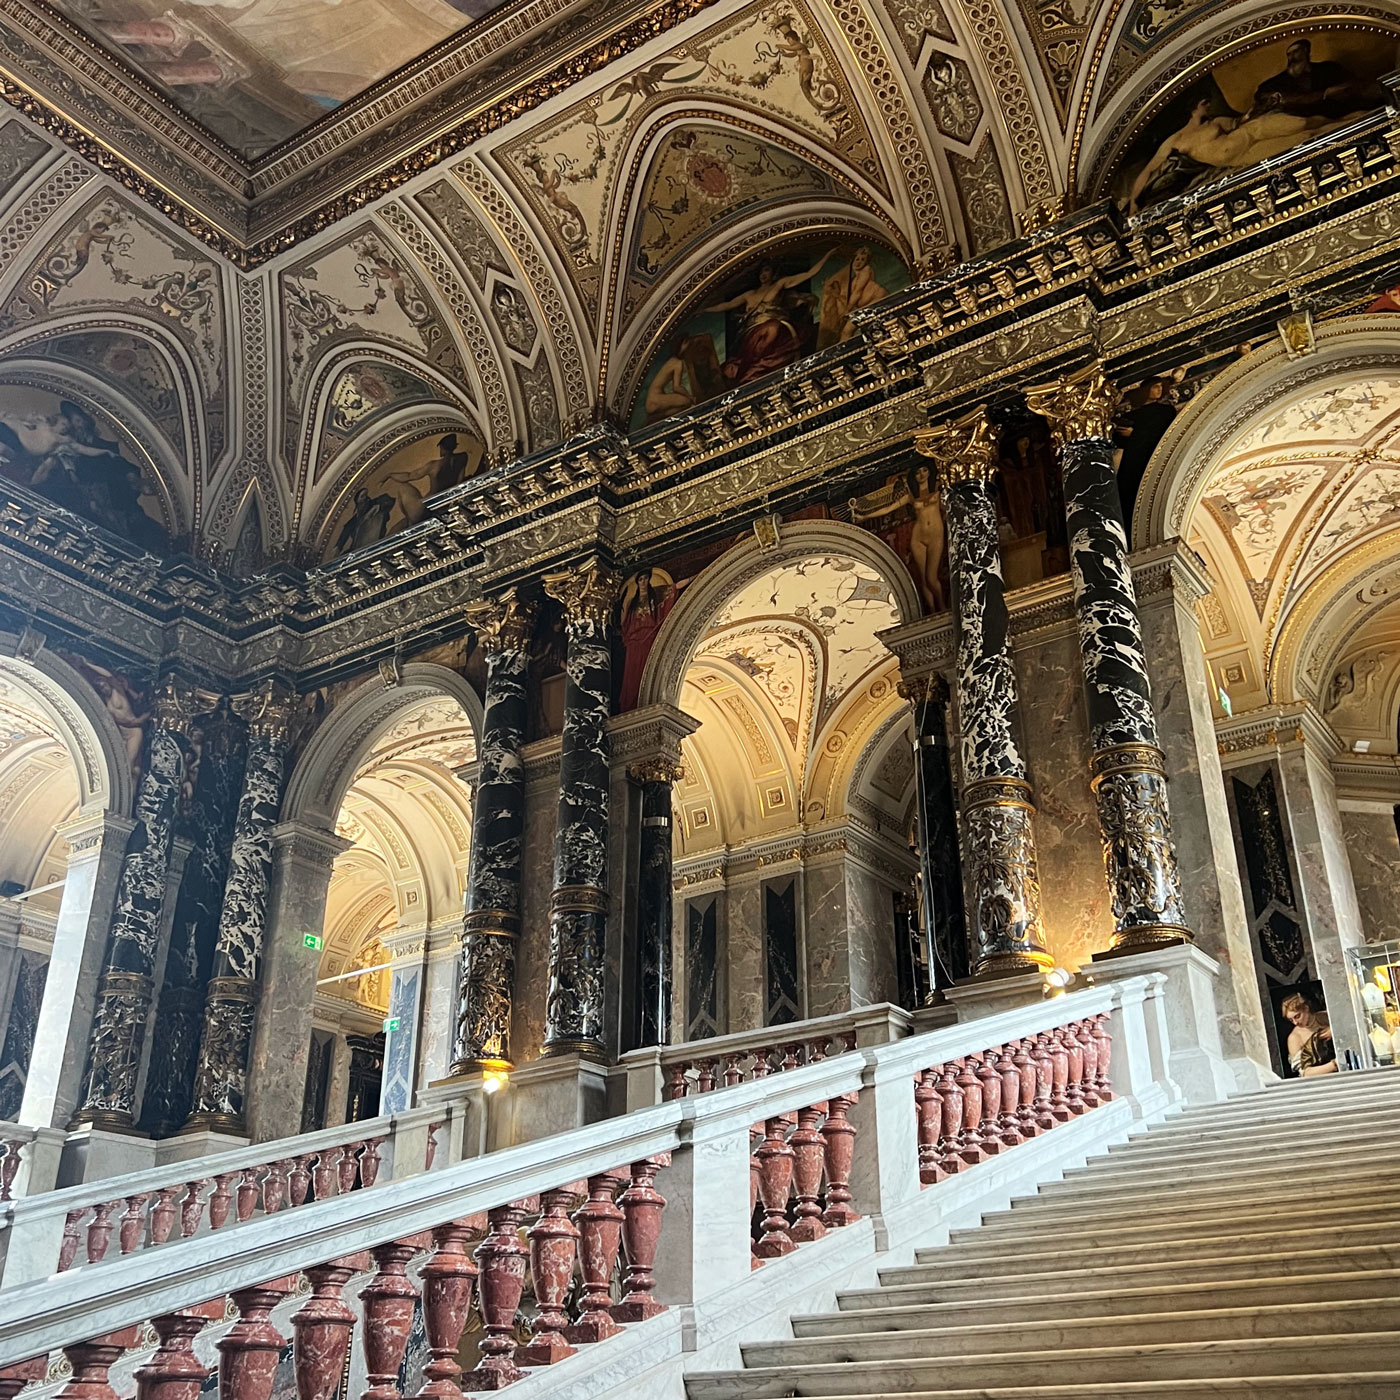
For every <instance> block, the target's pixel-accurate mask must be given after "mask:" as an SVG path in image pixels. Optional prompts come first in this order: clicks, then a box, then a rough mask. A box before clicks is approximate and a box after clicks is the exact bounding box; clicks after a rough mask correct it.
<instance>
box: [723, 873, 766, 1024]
mask: <svg viewBox="0 0 1400 1400" xmlns="http://www.w3.org/2000/svg"><path fill="white" fill-rule="evenodd" d="M726 904H727V910H728V918H727V919H726V921H725V926H726V937H725V938H724V939H723V940H722V941H723V942H724V943H725V945H726V954H727V956H726V959H725V963H726V966H725V983H726V986H727V987H728V991H729V995H728V997H727V1002H728V1007H727V1010H728V1013H729V1030H730V1031H731V1032H734V1031H753V1030H757V1029H758V1028H759V1027H760V1026H761V1025H762V1024H763V884H762V881H761V879H760V877H759V874H758V872H757V871H754V872H753V873H752V874H746V876H745V877H744V878H742V879H733V880H731V881H730V883H729V894H728V899H727V901H726Z"/></svg>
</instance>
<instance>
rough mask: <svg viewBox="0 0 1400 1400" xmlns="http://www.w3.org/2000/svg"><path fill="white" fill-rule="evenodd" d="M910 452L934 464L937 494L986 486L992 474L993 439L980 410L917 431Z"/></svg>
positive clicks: (995, 449)
mask: <svg viewBox="0 0 1400 1400" xmlns="http://www.w3.org/2000/svg"><path fill="white" fill-rule="evenodd" d="M914 450H915V451H916V452H918V453H919V454H920V455H921V456H924V457H928V458H929V459H930V460H931V461H932V462H933V463H934V475H935V476H936V477H937V480H938V489H939V490H940V491H946V490H947V489H948V488H949V487H950V486H960V485H962V483H964V482H967V481H981V482H987V481H990V480H991V479H992V477H993V476H994V475H995V474H996V469H997V441H996V435H995V433H994V432H993V431H992V425H991V424H990V423H989V422H988V421H987V410H986V409H984V408H979V409H976V410H975V411H974V412H972V413H969V414H967V415H965V416H964V417H962V418H957V419H955V420H954V421H953V422H951V423H944V424H942V425H941V426H939V427H937V428H921V429H919V431H918V432H916V433H915V434H914Z"/></svg>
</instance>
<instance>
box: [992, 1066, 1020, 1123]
mask: <svg viewBox="0 0 1400 1400" xmlns="http://www.w3.org/2000/svg"><path fill="white" fill-rule="evenodd" d="M1011 1049H1012V1047H1011V1046H1010V1045H1001V1046H998V1047H997V1049H996V1052H995V1055H996V1072H997V1075H998V1077H999V1078H1000V1079H1001V1111H1000V1112H999V1113H998V1115H997V1128H998V1130H999V1131H1000V1133H1001V1141H1002V1146H1004V1147H1015V1146H1016V1145H1017V1144H1018V1143H1019V1142H1020V1141H1021V1115H1020V1107H1021V1072H1020V1070H1018V1069H1017V1068H1016V1066H1015V1064H1013V1063H1012V1059H1011Z"/></svg>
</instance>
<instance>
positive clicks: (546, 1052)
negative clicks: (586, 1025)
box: [540, 1040, 608, 1065]
mask: <svg viewBox="0 0 1400 1400" xmlns="http://www.w3.org/2000/svg"><path fill="white" fill-rule="evenodd" d="M561 1056H574V1057H577V1058H580V1059H584V1060H596V1061H597V1062H598V1063H599V1064H603V1065H605V1064H607V1062H608V1057H607V1054H606V1053H605V1052H604V1050H603V1047H602V1046H601V1045H600V1044H599V1043H598V1042H597V1041H596V1040H550V1041H546V1042H545V1044H544V1045H543V1046H542V1047H541V1049H540V1058H541V1059H547V1060H552V1059H558V1058H559V1057H561Z"/></svg>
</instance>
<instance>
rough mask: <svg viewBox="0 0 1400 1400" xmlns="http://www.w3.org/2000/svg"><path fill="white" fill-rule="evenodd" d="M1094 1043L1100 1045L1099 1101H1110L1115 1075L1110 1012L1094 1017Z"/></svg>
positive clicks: (1097, 1069) (1098, 1070) (1098, 1066)
mask: <svg viewBox="0 0 1400 1400" xmlns="http://www.w3.org/2000/svg"><path fill="white" fill-rule="evenodd" d="M1094 1044H1095V1045H1096V1046H1098V1051H1099V1058H1098V1065H1097V1067H1096V1071H1095V1073H1096V1079H1097V1086H1098V1092H1099V1102H1100V1103H1109V1102H1111V1101H1112V1099H1113V1076H1112V1074H1111V1073H1110V1072H1109V1071H1110V1069H1111V1067H1112V1064H1113V1037H1112V1036H1111V1035H1110V1034H1109V1031H1108V1012H1106V1011H1102V1012H1100V1013H1099V1014H1098V1015H1097V1016H1095V1017H1094Z"/></svg>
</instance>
